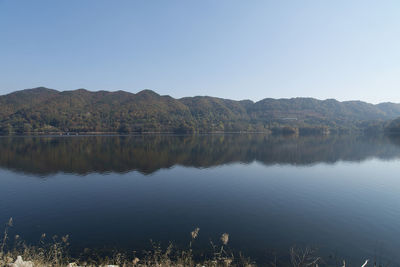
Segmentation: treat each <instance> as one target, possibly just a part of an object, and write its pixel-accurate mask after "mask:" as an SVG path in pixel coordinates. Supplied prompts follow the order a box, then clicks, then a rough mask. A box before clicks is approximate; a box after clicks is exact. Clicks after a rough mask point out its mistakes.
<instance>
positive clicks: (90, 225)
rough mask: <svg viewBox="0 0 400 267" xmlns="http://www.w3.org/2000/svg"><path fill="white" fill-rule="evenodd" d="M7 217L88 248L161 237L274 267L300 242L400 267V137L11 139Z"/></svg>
mask: <svg viewBox="0 0 400 267" xmlns="http://www.w3.org/2000/svg"><path fill="white" fill-rule="evenodd" d="M0 151H1V153H0V222H6V221H7V220H8V218H9V217H13V218H14V222H15V227H13V228H12V230H11V231H12V234H17V233H18V234H20V235H21V236H22V238H23V239H25V240H27V241H28V242H30V243H35V242H37V240H38V239H39V237H40V236H41V234H42V233H47V234H48V235H50V236H51V235H54V234H57V235H65V234H69V235H70V237H71V249H72V251H75V252H76V251H81V250H83V249H84V248H85V247H90V248H95V249H104V248H107V249H110V248H116V249H122V250H128V251H132V250H136V251H142V250H143V249H147V248H149V246H150V242H149V240H150V239H152V240H154V241H160V242H161V243H162V244H163V245H167V244H168V241H173V242H175V244H176V245H177V246H182V247H184V246H187V244H188V242H189V237H190V231H192V230H193V229H194V228H195V227H200V235H199V240H198V242H196V243H195V247H196V248H198V249H199V250H208V249H209V247H210V245H209V241H210V239H211V240H213V241H214V242H218V237H219V236H220V235H221V233H224V232H227V233H229V234H230V243H229V246H230V247H231V249H234V250H236V251H242V252H244V254H245V255H247V256H250V257H251V258H253V259H255V260H257V261H258V262H261V263H262V262H264V263H265V262H266V261H267V260H268V259H269V257H270V256H271V255H272V252H273V251H274V252H275V253H276V254H277V255H278V258H280V259H282V260H283V259H284V257H285V255H287V254H288V250H289V248H290V247H291V246H293V245H296V246H299V247H305V246H313V247H316V248H318V249H319V253H320V254H321V255H322V256H324V259H325V260H326V261H334V255H337V257H338V259H344V258H345V259H347V260H348V261H349V262H353V263H360V262H362V261H364V260H365V259H367V258H369V259H371V260H373V259H374V257H377V258H378V257H379V259H381V260H382V261H384V262H388V261H391V262H392V264H393V265H395V266H397V265H399V264H400V258H399V256H398V250H399V248H400V239H399V236H400V205H399V203H400V197H399V195H398V193H397V192H399V190H400V180H399V176H398V174H399V173H400V164H399V163H400V162H399V159H400V142H399V140H397V139H391V138H387V137H365V136H330V137H272V136H268V135H262V134H259V135H256V134H255V135H240V134H234V135H197V136H168V135H148V136H143V135H142V136H87V137H14V138H12V137H4V138H0Z"/></svg>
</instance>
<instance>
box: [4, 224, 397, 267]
mask: <svg viewBox="0 0 400 267" xmlns="http://www.w3.org/2000/svg"><path fill="white" fill-rule="evenodd" d="M12 226H13V220H12V218H10V220H9V221H8V223H7V224H6V227H5V230H4V233H3V235H2V236H0V237H1V239H0V266H10V267H39V266H40V267H44V266H47V267H62V266H67V267H77V266H87V267H89V266H93V267H95V266H108V267H117V266H125V267H130V266H132V267H153V266H154V267H186V266H187V267H206V266H207V267H229V266H231V267H255V266H259V265H258V264H257V263H256V262H254V261H252V260H251V259H249V258H247V257H245V256H243V255H242V254H241V253H238V254H235V253H234V252H232V250H231V249H230V248H229V246H228V243H229V234H228V233H223V234H222V235H221V237H220V238H219V241H218V243H215V244H214V243H213V242H212V241H210V244H211V247H212V253H211V254H209V255H202V256H201V257H200V256H195V254H196V253H195V251H193V249H192V245H193V243H194V242H195V241H196V239H197V237H198V235H199V233H200V228H196V229H194V230H193V231H192V232H191V233H190V239H189V244H188V247H187V248H186V249H183V250H182V249H177V248H176V247H175V246H174V245H173V244H172V243H170V244H169V245H168V246H167V247H166V248H165V249H162V248H161V246H160V244H157V243H153V242H152V247H153V248H152V250H149V251H144V252H142V253H140V256H138V254H137V253H136V252H133V253H131V254H124V253H119V252H115V253H113V254H112V255H111V256H102V255H101V254H100V253H96V252H91V251H90V250H89V249H85V251H84V252H83V253H82V254H81V255H80V256H78V257H71V256H70V255H69V253H68V246H69V236H68V235H66V236H63V237H60V238H59V237H57V236H53V237H52V238H50V239H49V238H47V237H46V234H42V236H41V238H40V240H39V244H38V245H37V246H32V245H27V244H26V243H25V242H24V241H23V240H21V237H20V236H19V235H16V236H14V237H13V238H12V237H10V236H9V228H10V227H12ZM368 263H369V260H366V261H365V262H364V264H363V265H362V266H361V267H366V266H367V265H368ZM260 266H261V265H260ZM262 266H270V267H278V266H290V267H318V266H335V267H346V261H344V260H343V261H337V259H336V261H335V264H328V263H327V262H325V261H324V260H323V259H322V258H321V257H318V256H316V250H313V249H310V248H305V249H300V248H296V247H292V248H291V249H290V250H289V253H288V257H287V261H278V260H277V258H276V256H275V257H274V258H273V259H272V260H271V261H270V262H268V263H266V264H263V265H262ZM377 266H378V267H386V266H389V265H383V264H377V263H376V261H375V263H374V267H377Z"/></svg>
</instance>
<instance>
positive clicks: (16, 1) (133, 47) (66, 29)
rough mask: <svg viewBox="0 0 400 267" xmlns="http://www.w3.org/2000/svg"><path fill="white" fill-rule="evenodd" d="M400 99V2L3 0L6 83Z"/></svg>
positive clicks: (1, 46) (1, 55)
mask: <svg viewBox="0 0 400 267" xmlns="http://www.w3.org/2000/svg"><path fill="white" fill-rule="evenodd" d="M37 86H46V87H50V88H55V89H59V90H72V89H77V88H86V89H89V90H120V89H121V90H126V91H131V92H138V91H140V90H142V89H144V88H149V89H152V90H155V91H157V92H158V93H160V94H169V95H171V96H173V97H183V96H194V95H212V96H219V97H225V98H231V99H252V100H260V99H262V98H266V97H273V98H287V97H297V96H304V97H316V98H319V99H326V98H336V99H339V100H350V99H361V100H365V101H368V102H373V103H377V102H383V101H392V102H400V1H398V0H393V1H385V0H383V1H377V0H359V1H357V0H354V1H353V0H352V1H349V0H334V1H321V0H313V1H311V0H301V1H299V0H293V1H285V0H275V1H268V0H260V1H258V0H241V1H235V0H180V1H176V0H158V1H157V0H136V1H134V0H126V1H122V0H65V1H55V0H26V1H23V0H0V94H5V93H9V92H11V91H14V90H19V89H25V88H32V87H37Z"/></svg>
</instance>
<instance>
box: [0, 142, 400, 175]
mask: <svg viewBox="0 0 400 267" xmlns="http://www.w3.org/2000/svg"><path fill="white" fill-rule="evenodd" d="M395 143H399V142H398V140H397V139H393V138H387V137H382V136H381V137H366V136H329V137H318V136H317V137H315V136H312V137H300V138H296V137H292V138H291V137H271V136H268V135H262V134H259V135H244V134H243V135H239V134H232V135H200V136H198V135H196V136H166V135H148V136H86V137H24V138H21V137H17V138H0V151H1V155H0V167H3V168H6V169H11V170H14V171H19V172H26V173H29V174H37V175H42V176H45V175H49V174H52V173H58V172H64V173H75V174H87V173H92V172H98V173H104V172H117V173H124V172H129V171H133V170H137V171H139V172H141V173H144V174H151V173H153V172H155V171H157V170H159V169H163V168H170V167H172V166H174V165H182V166H187V167H197V168H208V167H212V166H218V165H222V164H230V163H239V162H240V163H250V162H253V161H258V162H261V163H263V164H265V165H271V164H293V165H310V164H316V163H321V162H324V163H335V162H338V161H363V160H366V159H368V158H372V157H375V158H379V159H394V158H398V157H400V146H396V145H393V144H395Z"/></svg>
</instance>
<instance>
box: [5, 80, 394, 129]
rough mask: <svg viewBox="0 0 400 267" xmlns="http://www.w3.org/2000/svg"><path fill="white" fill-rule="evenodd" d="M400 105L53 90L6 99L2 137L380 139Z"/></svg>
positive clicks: (38, 91) (329, 100) (7, 97)
mask: <svg viewBox="0 0 400 267" xmlns="http://www.w3.org/2000/svg"><path fill="white" fill-rule="evenodd" d="M397 117H400V104H393V103H382V104H378V105H373V104H369V103H365V102H361V101H346V102H339V101H336V100H334V99H328V100H323V101H322V100H317V99H313V98H292V99H270V98H266V99H263V100H261V101H258V102H252V101H250V100H243V101H234V100H229V99H222V98H216V97H207V96H197V97H185V98H181V99H175V98H172V97H170V96H160V95H158V94H157V93H155V92H153V91H150V90H143V91H141V92H139V93H137V94H132V93H128V92H124V91H117V92H107V91H99V92H90V91H87V90H84V89H79V90H75V91H64V92H59V91H56V90H52V89H48V88H43V87H41V88H35V89H29V90H22V91H17V92H14V93H11V94H8V95H4V96H0V134H46V133H88V132H90V133H133V132H135V133H143V132H164V133H165V132H174V133H198V132H207V133H210V132H270V133H274V134H300V135H301V134H304V135H307V134H314V135H315V134H319V135H324V134H329V133H340V132H349V131H360V130H361V131H367V132H370V131H372V132H376V131H382V129H383V127H384V126H385V125H386V123H387V122H388V121H390V120H393V119H395V118H397Z"/></svg>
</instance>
